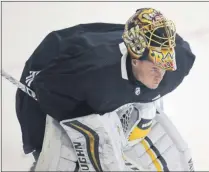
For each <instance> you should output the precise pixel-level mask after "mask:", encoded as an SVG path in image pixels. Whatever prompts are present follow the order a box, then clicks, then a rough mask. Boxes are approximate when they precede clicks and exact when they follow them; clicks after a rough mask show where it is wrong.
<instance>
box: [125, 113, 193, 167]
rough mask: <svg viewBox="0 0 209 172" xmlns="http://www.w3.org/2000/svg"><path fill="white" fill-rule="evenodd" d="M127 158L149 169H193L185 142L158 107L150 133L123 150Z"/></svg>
mask: <svg viewBox="0 0 209 172" xmlns="http://www.w3.org/2000/svg"><path fill="white" fill-rule="evenodd" d="M124 153H125V156H126V159H127V160H130V161H131V162H134V163H135V164H140V165H141V166H142V167H143V168H144V169H147V170H151V171H194V167H193V162H192V158H191V155H190V151H189V149H188V146H187V144H186V143H185V141H184V140H183V139H182V137H181V135H180V134H179V132H178V131H177V129H176V127H175V126H174V125H173V123H172V122H171V121H170V120H169V118H168V117H167V115H166V114H165V113H164V112H163V111H161V110H160V109H158V113H157V115H156V117H155V119H154V120H153V124H152V128H151V131H150V133H149V134H148V135H147V136H146V137H145V138H144V139H143V140H141V141H140V142H138V144H135V145H134V146H133V147H131V148H130V149H129V150H125V152H124Z"/></svg>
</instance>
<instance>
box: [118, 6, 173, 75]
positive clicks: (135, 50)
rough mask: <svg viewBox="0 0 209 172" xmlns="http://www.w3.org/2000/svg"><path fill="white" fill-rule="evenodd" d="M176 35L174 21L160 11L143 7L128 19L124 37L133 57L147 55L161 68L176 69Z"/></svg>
mask: <svg viewBox="0 0 209 172" xmlns="http://www.w3.org/2000/svg"><path fill="white" fill-rule="evenodd" d="M175 36H176V28H175V25H174V23H173V22H172V21H170V20H167V19H166V18H165V17H164V16H163V15H162V14H161V13H160V12H159V11H156V10H154V9H152V8H142V9H139V10H137V11H136V13H135V14H134V15H133V16H132V17H131V18H130V19H129V20H128V21H127V23H126V25H125V30H124V33H123V36H122V37H123V40H124V42H125V45H126V47H127V49H128V52H129V54H130V55H131V57H132V58H135V59H140V58H141V59H142V56H147V57H146V59H148V60H150V61H152V62H153V63H155V64H156V65H157V66H159V67H160V68H162V69H164V70H170V71H175V70H176V60H175V50H174V47H175ZM145 50H146V51H145ZM145 52H148V53H145Z"/></svg>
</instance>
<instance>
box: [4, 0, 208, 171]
mask: <svg viewBox="0 0 209 172" xmlns="http://www.w3.org/2000/svg"><path fill="white" fill-rule="evenodd" d="M141 7H154V8H157V9H159V10H161V11H162V12H163V13H164V14H165V15H167V17H168V18H170V19H172V20H174V22H175V23H176V26H177V31H178V33H180V34H181V35H182V36H183V37H184V38H185V39H186V40H187V41H189V43H190V44H191V47H192V50H193V52H194V53H195V54H196V56H197V59H196V61H195V64H194V67H193V68H192V70H191V72H190V74H189V76H188V77H186V79H185V80H184V82H183V83H182V84H181V85H180V86H179V87H178V88H177V89H176V90H175V91H173V92H172V93H170V94H168V95H167V96H165V98H164V102H165V105H164V106H165V111H166V113H167V114H168V116H169V117H170V118H171V120H172V121H173V122H174V124H175V125H176V126H177V128H178V129H179V131H181V133H182V136H183V137H184V139H185V140H186V141H187V142H188V144H189V147H190V148H191V151H192V155H193V159H194V163H195V169H196V170H199V171H200V170H209V146H208V145H209V100H208V98H209V53H208V51H209V20H208V16H209V3H200V2H186V3H183V2H179V3H177V2H161V3H160V2H146V3H145V2H135V3H133V2H132V3H131V2H129V3H127V2H117V3H116V2H106V3H104V2H103V3H102V2H94V3H90V2H85V3H75V2H65V3H64V2H36V3H35V2H3V3H2V19H3V21H2V24H3V25H2V66H3V69H4V70H5V71H7V72H8V73H10V74H11V75H12V76H14V77H15V78H17V79H19V77H20V75H21V72H22V69H23V66H24V63H25V61H26V60H27V59H28V57H29V56H30V55H31V54H32V52H33V51H34V50H35V48H36V47H37V46H38V44H39V43H40V42H41V40H42V39H43V38H44V37H45V36H46V35H47V34H48V33H49V32H51V31H53V30H58V29H62V28H66V27H70V26H73V25H76V24H79V23H88V22H113V23H125V22H126V20H127V19H128V18H129V16H131V15H132V14H133V13H134V12H135V10H136V9H137V8H141ZM207 53H208V54H207ZM15 92H16V87H15V86H14V85H12V84H11V83H9V82H8V81H7V80H5V79H2V170H4V171H16V170H23V171H24V170H28V169H29V167H30V165H31V163H32V162H33V158H32V156H31V155H24V153H23V150H22V140H21V130H20V126H19V123H18V120H17V117H16V113H15ZM37 125H38V124H37Z"/></svg>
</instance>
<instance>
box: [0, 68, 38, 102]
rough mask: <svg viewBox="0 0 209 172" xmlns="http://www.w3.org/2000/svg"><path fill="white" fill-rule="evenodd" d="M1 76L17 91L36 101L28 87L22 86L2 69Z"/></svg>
mask: <svg viewBox="0 0 209 172" xmlns="http://www.w3.org/2000/svg"><path fill="white" fill-rule="evenodd" d="M1 76H3V77H4V78H5V79H7V80H8V81H10V82H11V83H13V84H14V85H16V86H17V87H18V88H19V89H21V90H22V91H23V92H25V93H26V94H28V95H29V96H30V97H32V98H33V99H35V100H37V98H36V94H35V92H34V91H33V90H31V89H30V88H29V87H27V86H26V85H24V84H22V83H21V82H20V81H18V80H16V79H15V78H14V77H12V76H11V75H10V74H8V73H7V72H5V71H4V70H3V69H1Z"/></svg>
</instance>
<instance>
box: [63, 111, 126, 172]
mask: <svg viewBox="0 0 209 172" xmlns="http://www.w3.org/2000/svg"><path fill="white" fill-rule="evenodd" d="M61 125H62V126H63V128H64V129H65V130H66V132H67V134H68V136H69V138H70V139H71V141H72V143H73V146H74V149H75V152H76V154H77V158H78V162H79V165H80V169H81V170H82V171H124V170H125V164H124V159H123V156H122V147H123V146H124V145H125V144H126V143H125V142H126V139H125V135H124V132H123V128H122V125H121V122H120V119H119V117H118V114H117V113H116V112H111V113H106V114H104V115H103V116H101V115H98V114H92V115H89V116H85V117H80V118H75V119H70V120H64V121H61Z"/></svg>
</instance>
